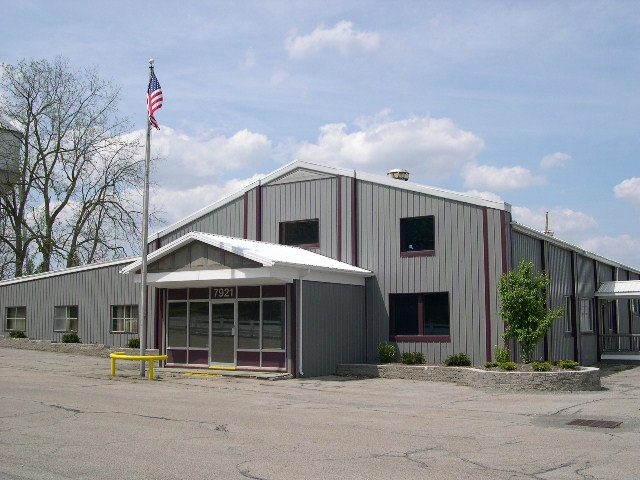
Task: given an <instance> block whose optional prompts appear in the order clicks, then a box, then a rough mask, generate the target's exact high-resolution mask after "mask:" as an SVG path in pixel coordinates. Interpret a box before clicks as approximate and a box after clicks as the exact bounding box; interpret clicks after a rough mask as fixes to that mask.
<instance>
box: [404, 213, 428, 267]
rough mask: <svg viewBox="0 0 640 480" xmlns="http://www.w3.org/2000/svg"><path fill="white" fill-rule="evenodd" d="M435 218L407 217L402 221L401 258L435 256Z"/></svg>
mask: <svg viewBox="0 0 640 480" xmlns="http://www.w3.org/2000/svg"><path fill="white" fill-rule="evenodd" d="M435 223H436V222H435V217H434V216H433V215H427V216H425V217H407V218H401V219H400V256H402V257H412V256H427V255H435V251H436V228H435Z"/></svg>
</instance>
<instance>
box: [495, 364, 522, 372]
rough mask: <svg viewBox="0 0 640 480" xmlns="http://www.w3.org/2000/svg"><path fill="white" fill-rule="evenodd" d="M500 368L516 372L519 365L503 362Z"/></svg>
mask: <svg viewBox="0 0 640 480" xmlns="http://www.w3.org/2000/svg"><path fill="white" fill-rule="evenodd" d="M498 366H499V367H500V368H501V369H502V370H507V371H509V372H512V371H514V370H516V369H517V368H518V364H517V363H516V362H502V363H500V364H498Z"/></svg>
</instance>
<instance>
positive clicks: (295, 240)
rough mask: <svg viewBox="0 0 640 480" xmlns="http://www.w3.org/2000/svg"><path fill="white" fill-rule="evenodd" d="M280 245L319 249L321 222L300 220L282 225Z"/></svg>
mask: <svg viewBox="0 0 640 480" xmlns="http://www.w3.org/2000/svg"><path fill="white" fill-rule="evenodd" d="M280 244H282V245H295V246H298V247H307V248H317V247H319V246H320V221H319V220H318V219H317V218H316V219H313V220H300V221H296V222H281V223H280Z"/></svg>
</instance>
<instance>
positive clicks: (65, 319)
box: [53, 305, 78, 333]
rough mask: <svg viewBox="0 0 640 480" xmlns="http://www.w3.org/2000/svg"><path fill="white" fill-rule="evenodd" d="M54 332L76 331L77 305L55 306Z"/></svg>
mask: <svg viewBox="0 0 640 480" xmlns="http://www.w3.org/2000/svg"><path fill="white" fill-rule="evenodd" d="M53 331H54V332H76V333H77V332H78V306H77V305H68V306H64V307H55V310H54V317H53Z"/></svg>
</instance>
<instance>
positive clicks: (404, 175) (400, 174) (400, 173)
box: [387, 168, 409, 182]
mask: <svg viewBox="0 0 640 480" xmlns="http://www.w3.org/2000/svg"><path fill="white" fill-rule="evenodd" d="M387 175H388V176H389V177H391V178H394V179H396V180H404V181H405V182H406V181H407V180H409V172H407V171H406V170H405V169H403V168H394V169H393V170H389V171H388V172H387Z"/></svg>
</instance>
